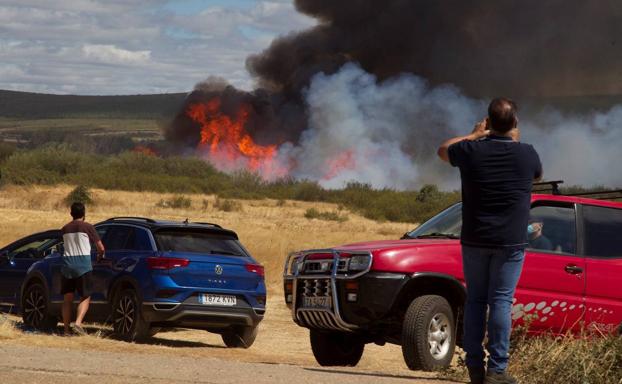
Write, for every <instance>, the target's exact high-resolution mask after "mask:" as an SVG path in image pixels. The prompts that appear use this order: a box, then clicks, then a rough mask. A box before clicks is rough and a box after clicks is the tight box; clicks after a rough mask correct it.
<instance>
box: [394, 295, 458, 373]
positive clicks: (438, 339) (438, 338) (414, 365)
mask: <svg viewBox="0 0 622 384" xmlns="http://www.w3.org/2000/svg"><path fill="white" fill-rule="evenodd" d="M455 332H456V328H455V320H454V314H453V311H452V309H451V306H450V305H449V303H448V302H447V300H446V299H445V298H444V297H442V296H437V295H425V296H419V297H417V298H416V299H414V300H413V301H412V302H411V303H410V305H409V306H408V310H407V311H406V315H405V316H404V323H403V325H402V354H403V355H404V361H405V362H406V365H407V366H408V368H410V369H413V370H425V371H433V370H437V369H440V368H445V367H447V366H449V364H450V363H451V359H452V357H453V354H454V350H455V348H456V340H455Z"/></svg>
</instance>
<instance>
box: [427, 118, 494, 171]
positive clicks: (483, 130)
mask: <svg viewBox="0 0 622 384" xmlns="http://www.w3.org/2000/svg"><path fill="white" fill-rule="evenodd" d="M488 135H490V130H489V129H488V119H484V120H482V121H480V122H479V123H477V124H475V128H473V132H471V134H470V135H466V136H458V137H454V138H451V139H449V140H446V141H445V142H444V143H443V144H441V146H440V147H438V151H437V152H436V153H437V154H438V157H440V158H441V160H444V161H446V162H449V151H448V150H449V147H450V146H451V145H453V144H456V143H459V142H461V141H464V140H471V141H475V140H479V139H481V138H483V137H486V136H488Z"/></svg>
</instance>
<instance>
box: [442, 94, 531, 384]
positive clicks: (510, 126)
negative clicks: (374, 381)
mask: <svg viewBox="0 0 622 384" xmlns="http://www.w3.org/2000/svg"><path fill="white" fill-rule="evenodd" d="M519 140H520V131H519V129H518V117H517V107H516V103H514V102H513V101H512V100H509V99H506V98H497V99H494V100H492V102H491V103H490V105H489V107H488V118H487V119H484V120H482V121H481V122H479V123H477V124H476V125H475V128H474V129H473V132H471V134H469V135H466V136H459V137H454V138H452V139H449V140H447V141H445V142H444V143H443V144H441V146H440V147H439V149H438V155H439V157H440V158H441V159H442V160H444V161H447V162H449V163H450V164H451V165H452V166H454V167H458V168H459V169H460V176H461V180H462V233H461V244H462V260H463V269H464V277H465V281H466V286H467V301H466V305H465V311H464V343H463V344H464V350H465V352H466V365H467V368H468V370H469V376H470V378H471V383H473V384H482V383H486V384H501V383H503V384H505V383H508V384H513V383H516V380H515V379H514V378H513V377H511V376H510V375H509V374H508V373H507V372H506V368H507V365H508V359H509V347H510V332H511V327H512V319H511V310H512V299H513V296H514V291H515V289H516V285H517V283H518V279H519V277H520V274H521V270H522V266H523V259H524V256H525V248H526V247H527V246H528V240H527V232H526V231H525V228H527V224H528V220H529V209H530V204H531V188H532V184H533V181H534V179H539V178H540V177H541V176H542V164H541V163H540V158H539V156H538V154H537V153H536V151H535V149H534V148H533V147H532V146H531V145H529V144H524V143H521V142H519ZM487 309H489V315H488V324H486V312H487ZM486 330H488V345H487V348H486V349H487V350H488V353H489V355H490V356H489V358H488V367H487V368H488V369H487V371H486V369H485V364H484V358H485V353H484V348H483V346H482V343H483V341H484V336H485V334H486Z"/></svg>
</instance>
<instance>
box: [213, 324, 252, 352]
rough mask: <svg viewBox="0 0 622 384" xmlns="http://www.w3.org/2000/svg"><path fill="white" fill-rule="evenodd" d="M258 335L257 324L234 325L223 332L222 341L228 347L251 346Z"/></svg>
mask: <svg viewBox="0 0 622 384" xmlns="http://www.w3.org/2000/svg"><path fill="white" fill-rule="evenodd" d="M256 337H257V326H254V327H234V328H232V329H231V330H228V331H226V332H224V333H223V334H222V341H223V342H224V343H225V345H226V346H227V347H228V348H244V349H246V348H250V346H251V345H253V343H254V342H255V338H256Z"/></svg>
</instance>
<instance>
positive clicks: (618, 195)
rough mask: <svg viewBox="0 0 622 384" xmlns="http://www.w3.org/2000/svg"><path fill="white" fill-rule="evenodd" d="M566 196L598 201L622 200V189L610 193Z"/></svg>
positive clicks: (583, 193)
mask: <svg viewBox="0 0 622 384" xmlns="http://www.w3.org/2000/svg"><path fill="white" fill-rule="evenodd" d="M612 195H613V196H612ZM566 196H577V197H589V198H591V199H597V200H618V199H622V189H613V190H610V191H597V192H580V193H569V194H567V195H566Z"/></svg>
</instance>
